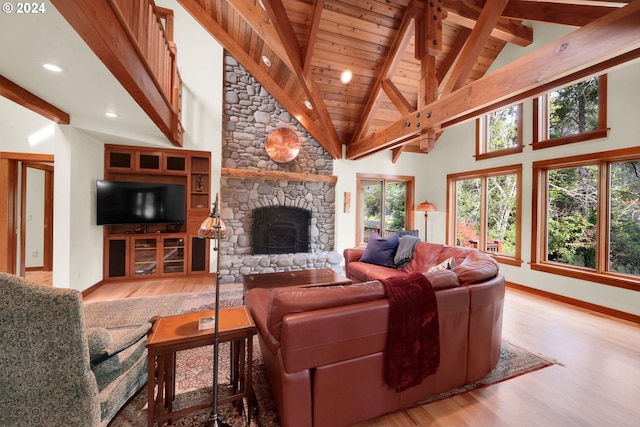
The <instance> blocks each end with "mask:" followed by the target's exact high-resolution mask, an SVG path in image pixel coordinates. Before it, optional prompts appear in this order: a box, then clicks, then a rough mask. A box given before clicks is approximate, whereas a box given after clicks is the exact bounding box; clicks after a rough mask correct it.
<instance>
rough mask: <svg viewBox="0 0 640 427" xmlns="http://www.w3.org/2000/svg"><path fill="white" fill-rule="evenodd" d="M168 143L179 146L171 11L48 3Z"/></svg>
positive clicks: (124, 1)
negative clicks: (142, 110) (74, 31)
mask: <svg viewBox="0 0 640 427" xmlns="http://www.w3.org/2000/svg"><path fill="white" fill-rule="evenodd" d="M51 3H52V4H53V5H54V6H55V7H56V8H57V9H58V11H59V12H60V13H61V14H62V16H63V17H64V18H65V19H66V20H67V22H69V24H70V25H71V26H72V27H73V28H74V29H75V30H76V32H77V33H78V34H79V35H80V36H81V37H82V38H83V39H84V41H85V42H86V43H87V44H88V45H89V47H90V48H91V50H93V52H94V53H95V54H96V56H97V57H98V58H100V60H101V61H102V62H103V63H104V64H105V65H106V66H107V68H109V70H110V71H111V73H112V74H113V75H114V77H115V78H116V79H118V81H120V83H121V84H122V86H123V87H124V88H125V89H126V90H127V91H128V92H129V94H130V95H131V97H132V98H134V99H135V100H136V102H137V103H138V104H139V105H140V106H141V107H142V108H143V109H144V111H145V112H146V113H147V115H148V116H149V118H151V120H153V122H154V123H155V124H156V126H158V128H159V129H160V130H161V131H162V133H163V134H164V135H165V136H166V137H167V139H169V140H170V141H171V143H172V144H174V145H177V146H182V134H183V128H182V124H181V122H180V114H181V111H180V110H181V107H180V106H181V100H180V98H181V93H182V79H181V77H180V73H179V72H178V67H177V63H176V52H177V49H176V45H175V43H173V12H172V11H171V10H169V9H163V8H159V7H157V6H156V5H155V3H154V2H153V0H135V1H134V0H91V1H86V0H51Z"/></svg>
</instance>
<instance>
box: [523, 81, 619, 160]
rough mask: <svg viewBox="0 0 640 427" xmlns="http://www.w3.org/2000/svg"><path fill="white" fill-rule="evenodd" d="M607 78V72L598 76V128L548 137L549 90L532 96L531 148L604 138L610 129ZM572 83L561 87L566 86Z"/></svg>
mask: <svg viewBox="0 0 640 427" xmlns="http://www.w3.org/2000/svg"><path fill="white" fill-rule="evenodd" d="M589 78H591V77H589ZM585 80H587V79H582V80H578V81H577V82H573V83H572V84H576V83H579V82H582V81H585ZM607 80H608V78H607V74H601V75H600V76H598V129H596V130H590V131H586V132H582V133H579V134H576V135H569V136H564V137H560V138H553V139H549V92H547V93H545V94H544V95H542V96H539V97H537V98H534V99H533V141H532V144H531V146H532V148H533V149H534V150H540V149H543V148H549V147H557V146H560V145H566V144H573V143H575V142H586V141H592V140H594V139H599V138H606V137H607V136H608V133H609V130H610V129H609V128H608V127H607V93H608V92H607V91H608V90H607ZM572 84H569V85H566V86H562V87H568V86H571V85H572ZM562 87H560V88H559V89H561V88H562Z"/></svg>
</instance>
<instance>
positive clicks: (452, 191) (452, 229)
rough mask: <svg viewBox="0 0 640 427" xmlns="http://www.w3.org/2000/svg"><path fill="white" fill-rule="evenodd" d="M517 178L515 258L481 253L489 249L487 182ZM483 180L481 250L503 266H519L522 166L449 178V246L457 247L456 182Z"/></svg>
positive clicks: (473, 172) (520, 262) (468, 173)
mask: <svg viewBox="0 0 640 427" xmlns="http://www.w3.org/2000/svg"><path fill="white" fill-rule="evenodd" d="M502 175H515V176H516V186H517V188H516V223H515V226H516V233H515V236H516V243H515V254H514V255H505V254H497V253H494V252H490V251H486V250H482V249H480V248H486V241H487V203H488V202H487V179H488V178H491V177H495V176H502ZM477 178H479V179H480V180H481V189H482V190H481V194H480V200H481V207H480V224H481V227H480V240H479V242H478V248H479V249H478V250H480V251H481V252H484V253H486V254H489V255H491V256H493V257H494V259H495V260H496V261H498V262H500V263H503V264H508V265H513V266H520V265H521V264H522V164H515V165H508V166H502V167H496V168H489V169H482V170H476V171H469V172H461V173H455V174H449V175H447V237H446V241H447V244H448V245H451V246H455V245H456V217H457V212H456V205H457V186H456V184H457V182H458V181H462V180H467V179H477Z"/></svg>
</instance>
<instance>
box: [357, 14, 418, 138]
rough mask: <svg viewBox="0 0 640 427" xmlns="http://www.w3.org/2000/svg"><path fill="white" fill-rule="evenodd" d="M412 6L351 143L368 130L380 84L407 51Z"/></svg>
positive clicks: (378, 101)
mask: <svg viewBox="0 0 640 427" xmlns="http://www.w3.org/2000/svg"><path fill="white" fill-rule="evenodd" d="M413 5H414V2H412V3H411V5H409V8H408V9H407V13H406V14H405V15H404V18H403V20H402V23H401V24H400V28H398V33H397V35H396V38H395V39H394V41H393V44H392V46H391V48H390V49H389V54H388V55H387V60H386V61H385V63H384V65H383V66H382V69H381V70H380V74H379V75H378V79H377V80H376V83H375V85H374V86H373V90H372V91H371V96H370V97H369V100H368V101H367V104H366V105H365V107H364V110H363V111H362V115H361V116H360V120H359V123H358V126H357V127H356V129H355V131H354V134H353V139H352V140H353V141H357V140H358V139H360V138H362V136H363V135H364V134H365V133H366V132H367V130H368V129H369V126H370V124H371V120H372V119H373V116H374V113H375V111H376V109H377V108H378V106H379V105H380V90H382V84H383V82H384V81H385V80H387V79H389V78H390V77H391V76H392V75H393V73H394V72H395V69H396V67H397V66H398V64H399V62H400V60H401V59H402V55H403V54H404V52H405V51H406V50H407V46H408V45H409V41H410V40H411V35H412V34H413V29H414V27H415V21H414V18H415V14H416V8H415V7H413Z"/></svg>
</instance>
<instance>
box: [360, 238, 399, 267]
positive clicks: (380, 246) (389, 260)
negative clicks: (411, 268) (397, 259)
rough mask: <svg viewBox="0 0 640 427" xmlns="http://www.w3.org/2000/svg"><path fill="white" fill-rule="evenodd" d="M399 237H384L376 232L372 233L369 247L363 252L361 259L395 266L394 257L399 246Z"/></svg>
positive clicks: (371, 262)
mask: <svg viewBox="0 0 640 427" xmlns="http://www.w3.org/2000/svg"><path fill="white" fill-rule="evenodd" d="M398 239H399V237H398V235H393V236H390V237H387V238H382V237H380V236H379V235H378V234H377V233H375V232H373V233H371V235H370V236H369V243H367V249H365V251H364V254H362V258H360V261H362V262H368V263H370V264H376V265H382V266H386V267H393V266H394V263H393V257H394V255H395V253H396V249H397V247H398Z"/></svg>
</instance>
